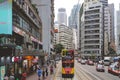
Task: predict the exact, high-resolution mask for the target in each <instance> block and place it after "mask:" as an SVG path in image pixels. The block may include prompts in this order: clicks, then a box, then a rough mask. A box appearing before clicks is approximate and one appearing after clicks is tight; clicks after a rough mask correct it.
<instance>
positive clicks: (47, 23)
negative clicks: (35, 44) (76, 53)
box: [32, 0, 54, 54]
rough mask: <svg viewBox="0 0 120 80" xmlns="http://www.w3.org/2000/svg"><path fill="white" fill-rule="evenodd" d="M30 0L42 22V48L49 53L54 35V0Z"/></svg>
mask: <svg viewBox="0 0 120 80" xmlns="http://www.w3.org/2000/svg"><path fill="white" fill-rule="evenodd" d="M32 2H33V4H35V6H36V7H37V8H38V11H39V15H40V17H41V20H42V23H43V28H42V30H43V31H42V37H43V50H44V51H45V52H47V53H48V54H50V51H51V49H53V37H54V0H32Z"/></svg>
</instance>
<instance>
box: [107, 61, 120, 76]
mask: <svg viewBox="0 0 120 80" xmlns="http://www.w3.org/2000/svg"><path fill="white" fill-rule="evenodd" d="M108 73H111V74H114V75H117V76H120V70H119V67H118V62H115V63H112V64H111V65H110V66H108Z"/></svg>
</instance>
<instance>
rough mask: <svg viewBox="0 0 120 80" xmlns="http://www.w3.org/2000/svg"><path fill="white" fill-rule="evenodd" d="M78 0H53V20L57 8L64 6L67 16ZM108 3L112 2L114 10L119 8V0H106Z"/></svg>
mask: <svg viewBox="0 0 120 80" xmlns="http://www.w3.org/2000/svg"><path fill="white" fill-rule="evenodd" d="M78 1H79V0H55V2H54V5H55V6H54V7H55V21H56V20H57V13H58V8H61V7H62V8H65V9H66V12H67V17H68V16H69V15H70V13H71V9H72V8H73V6H74V5H75V4H78ZM83 1H84V0H80V1H79V3H83ZM108 3H114V6H115V10H118V9H119V3H120V0H108Z"/></svg>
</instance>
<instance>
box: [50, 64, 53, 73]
mask: <svg viewBox="0 0 120 80" xmlns="http://www.w3.org/2000/svg"><path fill="white" fill-rule="evenodd" d="M50 74H53V66H52V65H51V66H50Z"/></svg>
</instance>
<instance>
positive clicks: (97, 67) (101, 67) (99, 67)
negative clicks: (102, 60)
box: [96, 64, 105, 72]
mask: <svg viewBox="0 0 120 80" xmlns="http://www.w3.org/2000/svg"><path fill="white" fill-rule="evenodd" d="M96 70H97V71H102V72H105V68H104V65H103V64H97V65H96Z"/></svg>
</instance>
